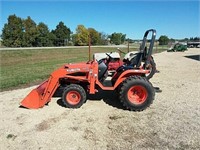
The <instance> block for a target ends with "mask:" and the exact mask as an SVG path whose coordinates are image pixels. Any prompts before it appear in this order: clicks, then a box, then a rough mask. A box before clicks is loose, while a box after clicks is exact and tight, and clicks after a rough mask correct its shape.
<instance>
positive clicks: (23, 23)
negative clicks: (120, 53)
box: [1, 14, 126, 47]
mask: <svg viewBox="0 0 200 150" xmlns="http://www.w3.org/2000/svg"><path fill="white" fill-rule="evenodd" d="M1 38H2V44H3V45H4V46H6V47H42V46H67V45H75V46H86V45H88V44H89V43H88V41H89V40H88V39H89V38H90V42H91V44H92V45H107V44H108V42H109V43H111V44H116V45H119V44H122V43H124V41H125V40H126V35H125V34H122V33H116V32H115V33H112V34H111V35H108V34H106V33H104V32H98V31H97V30H95V29H94V28H86V27H85V26H84V25H78V26H77V28H76V32H75V33H73V32H72V31H71V29H70V28H69V27H67V26H66V25H65V24H64V22H62V21H61V22H59V23H58V25H57V26H56V28H55V29H54V30H51V31H50V30H49V28H48V26H47V25H46V24H45V23H43V22H40V23H38V24H36V23H35V21H34V20H33V19H32V18H31V17H30V16H28V17H27V18H26V19H22V18H20V17H18V16H16V15H15V14H14V15H10V16H9V17H8V22H7V23H5V24H4V27H3V29H2V35H1Z"/></svg>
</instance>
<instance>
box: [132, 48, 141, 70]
mask: <svg viewBox="0 0 200 150" xmlns="http://www.w3.org/2000/svg"><path fill="white" fill-rule="evenodd" d="M142 57H143V53H142V52H139V53H137V54H136V55H135V56H134V57H133V58H132V59H131V60H130V63H129V66H132V67H133V68H139V67H140V65H141V61H142Z"/></svg>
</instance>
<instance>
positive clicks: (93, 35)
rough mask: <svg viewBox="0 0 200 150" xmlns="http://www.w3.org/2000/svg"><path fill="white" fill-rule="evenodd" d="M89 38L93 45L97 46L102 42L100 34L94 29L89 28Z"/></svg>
mask: <svg viewBox="0 0 200 150" xmlns="http://www.w3.org/2000/svg"><path fill="white" fill-rule="evenodd" d="M88 32H89V36H90V39H91V44H92V45H97V44H99V42H100V38H101V37H100V34H99V32H97V31H96V30H95V29H94V28H88Z"/></svg>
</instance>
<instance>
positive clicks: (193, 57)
mask: <svg viewBox="0 0 200 150" xmlns="http://www.w3.org/2000/svg"><path fill="white" fill-rule="evenodd" d="M184 57H186V58H190V59H193V60H197V61H200V55H189V56H184Z"/></svg>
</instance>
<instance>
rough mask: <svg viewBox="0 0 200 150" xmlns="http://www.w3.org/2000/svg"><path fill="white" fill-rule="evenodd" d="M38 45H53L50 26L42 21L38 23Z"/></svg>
mask: <svg viewBox="0 0 200 150" xmlns="http://www.w3.org/2000/svg"><path fill="white" fill-rule="evenodd" d="M54 39H55V38H54ZM36 45H37V46H52V45H53V42H52V40H51V37H50V32H49V29H48V26H47V25H46V24H44V23H42V22H40V23H39V24H38V25H37V38H36Z"/></svg>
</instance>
